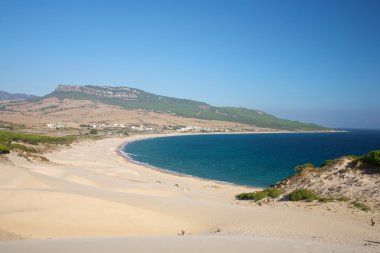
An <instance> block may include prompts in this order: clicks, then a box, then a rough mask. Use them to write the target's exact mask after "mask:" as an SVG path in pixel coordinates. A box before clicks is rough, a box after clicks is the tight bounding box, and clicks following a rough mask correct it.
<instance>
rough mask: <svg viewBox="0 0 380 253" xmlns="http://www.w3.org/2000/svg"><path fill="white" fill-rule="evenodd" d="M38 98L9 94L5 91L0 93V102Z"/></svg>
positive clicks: (21, 94) (22, 94)
mask: <svg viewBox="0 0 380 253" xmlns="http://www.w3.org/2000/svg"><path fill="white" fill-rule="evenodd" d="M35 98H38V96H35V95H29V94H24V93H9V92H6V91H0V101H2V100H27V99H35Z"/></svg>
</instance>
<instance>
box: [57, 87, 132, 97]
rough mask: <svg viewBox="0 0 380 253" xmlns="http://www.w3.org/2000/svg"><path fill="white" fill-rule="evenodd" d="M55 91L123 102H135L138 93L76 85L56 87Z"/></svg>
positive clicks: (124, 88)
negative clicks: (117, 99) (121, 100)
mask: <svg viewBox="0 0 380 253" xmlns="http://www.w3.org/2000/svg"><path fill="white" fill-rule="evenodd" d="M55 91H60V92H81V93H85V94H88V95H93V96H97V97H107V98H121V99H123V100H137V99H138V95H139V92H138V91H137V90H133V89H130V88H127V87H99V88H97V87H92V86H76V85H58V87H57V88H56V89H55Z"/></svg>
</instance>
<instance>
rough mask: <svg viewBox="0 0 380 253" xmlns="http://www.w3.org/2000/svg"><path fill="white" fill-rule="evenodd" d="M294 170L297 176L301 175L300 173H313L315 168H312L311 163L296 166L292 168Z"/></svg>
mask: <svg viewBox="0 0 380 253" xmlns="http://www.w3.org/2000/svg"><path fill="white" fill-rule="evenodd" d="M294 170H295V171H297V173H298V174H301V173H302V172H305V171H306V170H311V171H314V170H316V168H314V165H313V164H311V163H305V164H302V165H297V166H296V167H294Z"/></svg>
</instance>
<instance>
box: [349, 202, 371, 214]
mask: <svg viewBox="0 0 380 253" xmlns="http://www.w3.org/2000/svg"><path fill="white" fill-rule="evenodd" d="M351 204H352V205H353V206H354V207H356V208H359V209H360V210H362V211H365V212H368V211H370V210H371V208H369V207H368V206H367V205H365V204H363V203H361V202H358V201H353V202H351Z"/></svg>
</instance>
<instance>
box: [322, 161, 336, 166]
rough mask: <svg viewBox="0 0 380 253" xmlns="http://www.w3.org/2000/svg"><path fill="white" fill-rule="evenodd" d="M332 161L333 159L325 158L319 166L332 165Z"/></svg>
mask: <svg viewBox="0 0 380 253" xmlns="http://www.w3.org/2000/svg"><path fill="white" fill-rule="evenodd" d="M333 163H334V160H326V161H324V162H323V163H322V165H321V167H325V166H331V165H333Z"/></svg>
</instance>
